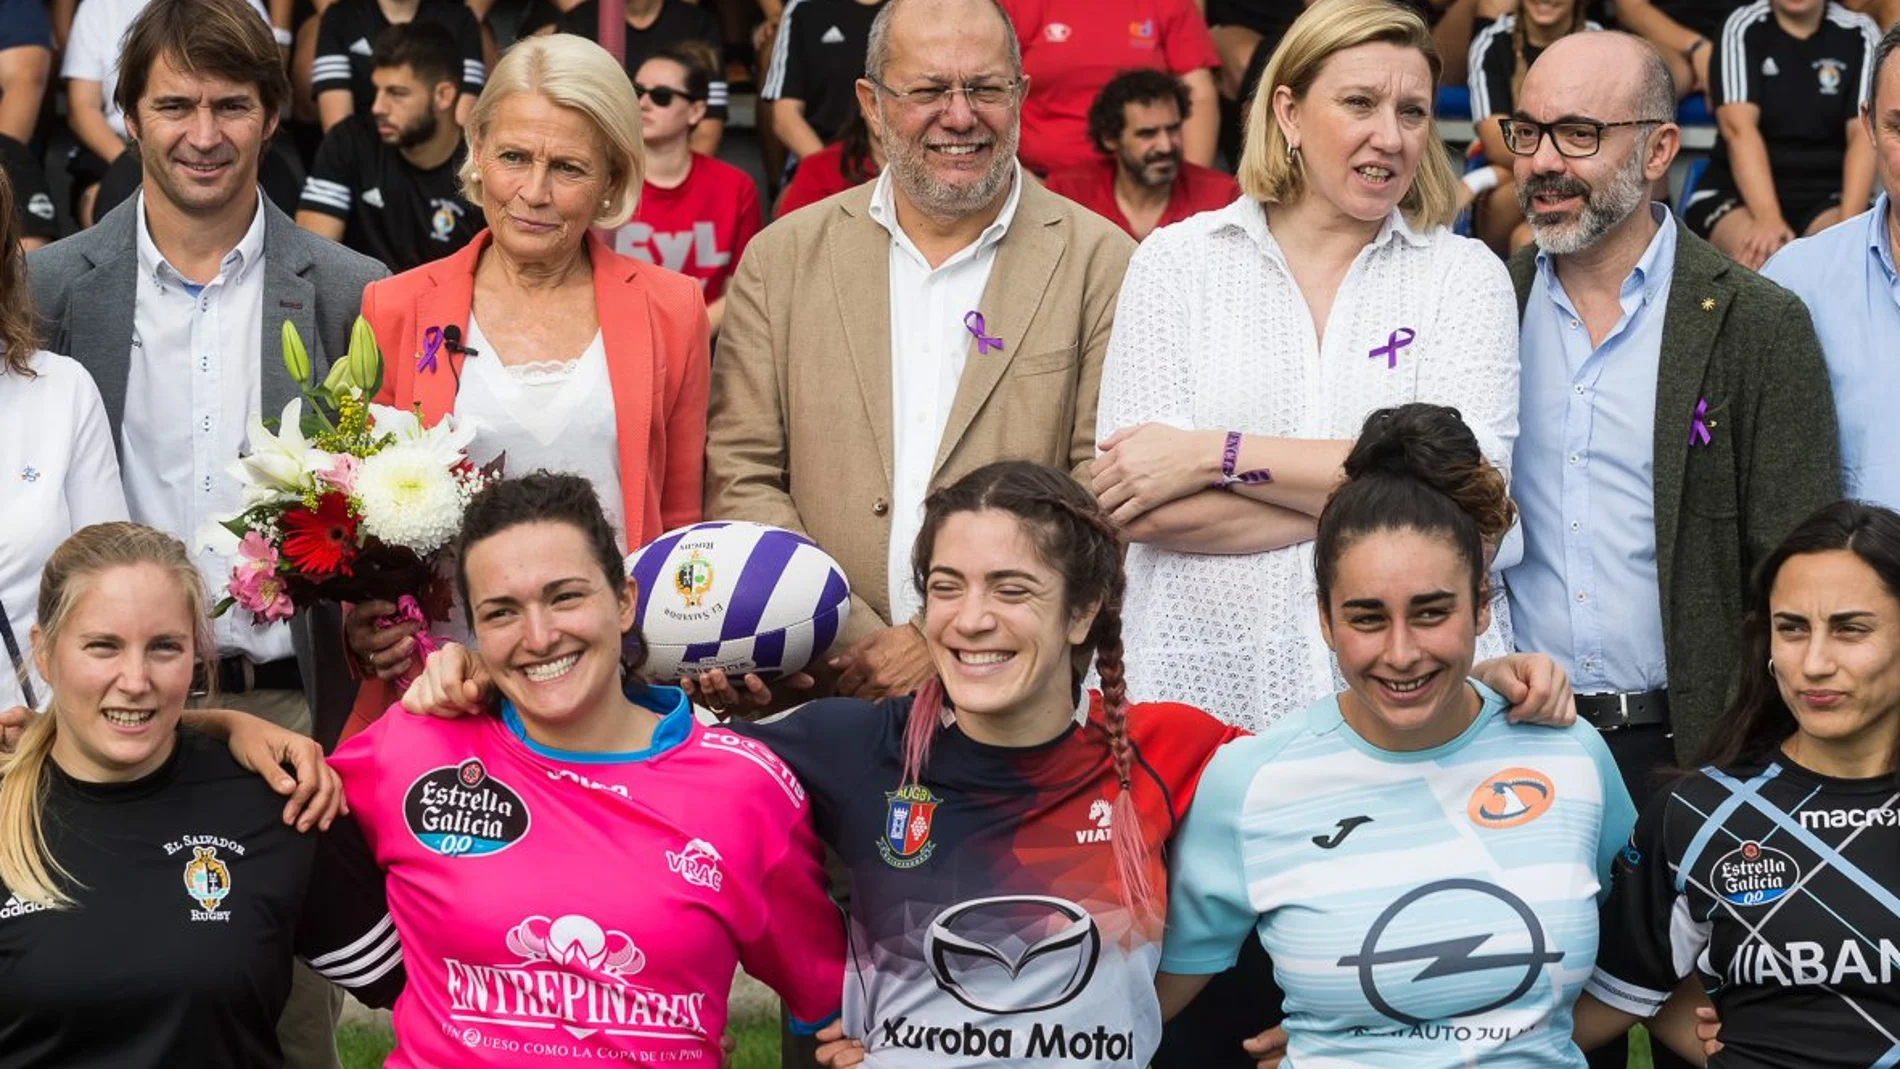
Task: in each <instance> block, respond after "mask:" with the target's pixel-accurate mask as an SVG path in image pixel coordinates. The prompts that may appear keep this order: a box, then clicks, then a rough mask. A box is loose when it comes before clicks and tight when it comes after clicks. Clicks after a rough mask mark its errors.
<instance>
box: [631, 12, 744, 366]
mask: <svg viewBox="0 0 1900 1069" xmlns="http://www.w3.org/2000/svg"><path fill="white" fill-rule="evenodd" d="M711 81H712V74H711V72H710V71H708V70H707V69H706V67H705V66H704V65H703V64H702V63H701V61H700V60H699V59H697V58H696V57H694V56H692V55H691V54H689V53H686V52H684V51H673V50H670V49H668V50H662V51H660V52H656V53H654V54H653V55H652V56H650V57H648V59H647V60H646V62H644V63H642V64H640V69H639V70H638V71H636V72H635V73H634V78H633V91H634V92H635V93H636V94H638V95H639V97H640V137H641V139H642V140H643V141H644V142H645V143H646V153H647V173H646V181H645V182H644V183H643V184H642V185H641V188H640V204H639V206H638V207H637V208H635V209H634V212H633V218H631V219H629V220H627V221H626V222H625V223H622V224H621V225H620V226H619V227H618V228H617V229H615V230H614V231H613V233H612V234H610V235H607V241H608V243H609V244H611V245H612V246H613V250H614V251H615V252H617V253H620V254H621V255H623V256H631V257H633V258H634V259H636V260H645V261H646V262H648V263H651V264H658V265H660V266H661V267H664V268H666V269H668V270H670V271H678V272H680V273H681V274H684V275H688V276H690V277H692V278H696V279H698V280H699V284H700V286H701V287H702V288H703V289H704V290H705V293H706V317H707V319H709V320H711V322H712V329H713V332H714V333H718V331H719V324H720V320H721V319H722V318H723V317H724V314H725V310H726V298H725V294H726V280H727V279H730V278H731V277H732V273H733V271H735V270H737V269H738V266H739V256H740V254H742V253H744V252H745V247H746V243H747V242H750V241H751V240H752V236H753V235H754V234H757V233H758V232H759V190H758V187H757V186H755V185H753V184H752V178H751V176H750V175H747V174H746V173H745V172H744V171H742V170H740V169H739V168H737V167H734V166H732V165H731V164H729V163H724V162H722V161H720V160H716V159H714V158H712V157H711V156H702V155H700V154H698V153H696V152H694V151H693V150H692V146H691V139H692V136H693V126H694V125H695V124H696V123H698V122H699V121H700V119H702V118H704V117H705V114H706V90H707V86H708V84H709V83H710V82H711Z"/></svg>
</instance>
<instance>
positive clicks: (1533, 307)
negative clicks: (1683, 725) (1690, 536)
mask: <svg viewBox="0 0 1900 1069" xmlns="http://www.w3.org/2000/svg"><path fill="white" fill-rule="evenodd" d="M1650 210H1651V211H1652V212H1653V213H1654V214H1655V215H1656V216H1657V217H1658V220H1659V222H1660V224H1661V225H1660V226H1659V227H1658V228H1657V230H1656V236H1655V237H1654V238H1652V239H1651V240H1650V242H1649V248H1648V249H1646V250H1644V252H1643V258H1642V259H1641V260H1639V261H1637V263H1636V269H1635V270H1633V271H1631V272H1630V275H1629V277H1628V278H1626V279H1624V280H1623V289H1622V294H1621V297H1620V300H1621V303H1622V306H1623V315H1622V318H1620V319H1618V320H1617V322H1616V326H1615V327H1613V328H1611V330H1610V332H1609V333H1608V334H1606V335H1605V336H1604V338H1603V342H1602V344H1600V345H1597V346H1594V347H1592V346H1591V344H1590V331H1589V329H1588V328H1587V327H1585V326H1584V323H1583V317H1582V316H1580V315H1578V314H1577V310H1576V308H1575V307H1574V306H1573V305H1572V304H1571V303H1570V297H1569V295H1568V294H1566V293H1564V287H1563V283H1562V282H1560V281H1558V278H1557V270H1556V265H1555V264H1554V263H1553V262H1552V261H1551V259H1550V257H1549V256H1547V255H1545V254H1543V253H1539V254H1538V256H1537V276H1536V278H1535V280H1533V281H1532V283H1531V293H1530V299H1529V300H1528V301H1527V302H1526V303H1525V306H1524V325H1523V328H1522V331H1521V333H1520V334H1519V336H1518V359H1519V362H1520V364H1521V368H1522V370H1521V372H1520V375H1519V378H1518V390H1519V392H1518V398H1519V400H1518V434H1517V448H1516V451H1515V452H1514V453H1513V455H1512V463H1511V490H1512V495H1513V496H1514V497H1515V498H1516V499H1517V507H1518V511H1519V515H1520V516H1521V518H1522V523H1523V530H1524V560H1523V562H1522V563H1520V564H1518V565H1517V566H1516V567H1514V568H1511V569H1510V570H1508V571H1507V572H1505V575H1504V581H1505V585H1506V588H1507V589H1508V590H1509V592H1510V595H1511V624H1512V627H1513V628H1514V633H1515V635H1516V642H1517V648H1518V649H1520V650H1526V651H1534V652H1537V653H1543V654H1547V655H1549V656H1550V658H1551V659H1552V660H1554V661H1556V662H1557V663H1558V664H1560V665H1562V666H1563V668H1564V671H1566V672H1568V673H1569V674H1570V679H1571V684H1572V686H1574V687H1575V688H1576V690H1577V693H1579V694H1596V693H1603V692H1618V691H1642V690H1650V689H1653V688H1657V687H1662V686H1666V685H1667V683H1668V675H1667V673H1666V671H1665V667H1666V665H1665V660H1664V655H1663V631H1662V599H1661V594H1660V592H1659V590H1658V588H1657V579H1656V502H1655V473H1654V470H1653V461H1654V456H1653V453H1654V440H1655V423H1656V373H1657V369H1658V368H1659V366H1660V365H1661V362H1662V335H1663V320H1664V316H1665V312H1666V310H1667V308H1668V305H1669V285H1670V280H1671V279H1672V278H1673V277H1674V274H1675V265H1676V223H1675V220H1674V218H1673V217H1671V216H1670V214H1669V213H1668V211H1667V210H1665V209H1663V208H1662V206H1661V205H1657V204H1652V205H1651V206H1650Z"/></svg>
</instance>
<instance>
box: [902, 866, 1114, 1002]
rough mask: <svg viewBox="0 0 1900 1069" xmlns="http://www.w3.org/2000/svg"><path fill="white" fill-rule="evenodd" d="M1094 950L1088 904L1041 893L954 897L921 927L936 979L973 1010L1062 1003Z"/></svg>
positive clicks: (1088, 970) (1096, 955) (1098, 946)
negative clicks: (963, 899)
mask: <svg viewBox="0 0 1900 1069" xmlns="http://www.w3.org/2000/svg"><path fill="white" fill-rule="evenodd" d="M1044 933H1046V934H1044ZM1101 955H1102V936H1101V932H1100V931H1098V930H1097V929H1096V927H1095V918H1094V917H1091V916H1090V915H1089V912H1088V910H1085V909H1083V908H1082V907H1081V906H1078V905H1076V904H1075V903H1074V902H1070V901H1068V900H1067V899H1062V898H1050V897H1047V896H1044V895H1000V896H997V897H993V898H978V899H972V900H971V901H968V902H962V903H958V904H957V905H954V906H951V907H949V908H948V909H946V910H944V911H943V912H942V913H939V914H937V917H936V919H935V920H933V921H931V922H930V926H929V927H928V928H926V929H925V930H924V960H925V961H927V962H929V963H930V972H931V975H932V976H934V977H936V980H937V986H938V987H941V988H943V989H944V990H945V991H947V992H949V993H950V995H951V997H953V998H955V999H956V1000H957V1001H958V1002H961V1003H963V1004H964V1005H965V1006H968V1007H970V1008H971V1009H973V1010H976V1011H978V1012H980V1013H1037V1012H1040V1011H1042V1010H1049V1009H1054V1008H1055V1007H1057V1006H1060V1005H1063V1004H1064V1003H1066V1002H1069V1001H1071V1000H1073V999H1074V998H1075V997H1076V996H1077V995H1079V994H1081V993H1082V989H1083V988H1085V987H1087V986H1088V983H1089V978H1090V977H1092V976H1094V975H1095V966H1096V963H1097V961H1098V960H1099V959H1100V958H1101Z"/></svg>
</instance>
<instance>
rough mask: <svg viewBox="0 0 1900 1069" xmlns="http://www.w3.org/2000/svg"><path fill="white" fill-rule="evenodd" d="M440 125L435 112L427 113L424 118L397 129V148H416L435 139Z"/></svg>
mask: <svg viewBox="0 0 1900 1069" xmlns="http://www.w3.org/2000/svg"><path fill="white" fill-rule="evenodd" d="M438 128H439V124H438V123H437V122H436V119H435V112H432V111H431V112H425V113H424V114H423V116H422V117H421V118H419V119H417V120H416V121H415V122H412V123H410V124H409V125H407V126H398V127H396V141H395V147H396V148H415V147H416V146H417V145H421V144H425V143H427V142H428V141H429V140H430V139H431V138H433V137H435V132H436V130H437V129H438Z"/></svg>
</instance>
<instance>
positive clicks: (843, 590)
mask: <svg viewBox="0 0 1900 1069" xmlns="http://www.w3.org/2000/svg"><path fill="white" fill-rule="evenodd" d="M627 574H628V575H630V576H632V577H633V579H634V581H635V583H636V584H637V585H638V587H639V593H638V598H639V603H638V605H637V606H636V609H635V618H636V619H637V620H638V622H639V626H640V633H641V634H642V635H644V636H645V637H646V643H647V662H646V665H645V666H644V667H643V668H642V669H641V671H642V673H643V674H644V675H646V676H648V677H649V678H652V679H656V680H669V681H670V680H674V679H679V678H681V677H687V676H696V675H698V674H699V673H701V672H708V671H711V670H712V669H715V668H719V669H724V670H725V671H726V673H727V674H729V675H733V676H738V675H743V674H745V673H747V672H751V673H755V674H757V675H758V677H759V678H760V679H763V680H765V681H766V682H771V681H772V680H775V679H778V678H780V677H782V676H787V675H791V674H792V673H794V672H797V671H800V670H801V669H803V668H804V667H805V666H806V665H808V664H810V663H812V662H813V661H815V660H817V659H818V657H819V656H820V655H821V654H823V653H824V652H825V649H826V648H827V647H829V646H830V645H831V643H832V640H833V639H835V638H837V637H838V632H839V630H840V629H842V628H843V627H844V622H845V618H846V617H847V616H848V615H849V614H850V612H851V587H850V585H849V584H848V583H846V582H845V578H844V569H842V568H840V567H838V562H837V561H834V560H832V559H831V557H830V556H828V555H827V554H826V553H825V551H824V550H822V549H819V548H818V547H817V545H815V544H814V543H813V542H812V541H811V539H809V538H806V537H805V536H804V535H801V534H795V533H793V532H791V531H787V530H783V529H781V528H778V527H770V526H767V525H765V524H762V523H746V522H743V521H736V520H735V521H723V520H710V521H707V522H705V523H695V524H692V525H691V526H687V527H682V528H679V529H678V530H675V531H668V532H667V533H665V534H663V535H661V536H660V537H658V538H656V539H654V540H653V541H651V542H649V543H647V544H646V545H644V546H642V547H640V548H639V549H637V550H634V551H633V553H632V554H631V555H630V556H628V557H627Z"/></svg>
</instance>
